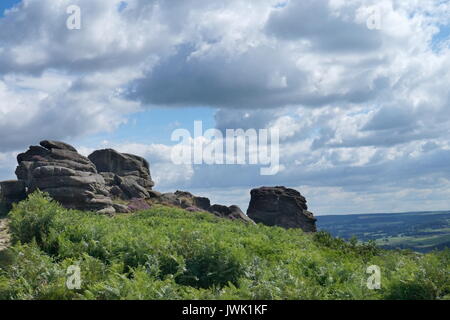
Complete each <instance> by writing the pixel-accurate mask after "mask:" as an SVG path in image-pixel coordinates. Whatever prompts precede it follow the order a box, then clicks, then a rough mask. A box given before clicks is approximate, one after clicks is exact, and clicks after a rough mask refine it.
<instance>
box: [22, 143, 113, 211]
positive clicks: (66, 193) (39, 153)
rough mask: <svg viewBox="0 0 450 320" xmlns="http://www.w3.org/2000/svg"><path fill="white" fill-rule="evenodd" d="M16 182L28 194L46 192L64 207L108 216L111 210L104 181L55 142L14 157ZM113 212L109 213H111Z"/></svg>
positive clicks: (83, 159) (72, 150) (69, 149)
mask: <svg viewBox="0 0 450 320" xmlns="http://www.w3.org/2000/svg"><path fill="white" fill-rule="evenodd" d="M17 161H18V163H19V165H18V167H17V169H16V175H17V177H18V179H20V180H21V181H23V183H24V184H25V186H26V188H27V192H28V193H31V192H33V191H35V190H37V189H39V190H41V191H44V192H47V193H48V194H49V195H50V196H51V197H52V198H53V199H55V200H56V201H58V202H60V203H61V204H62V205H63V206H64V207H66V208H71V209H79V210H92V211H99V212H105V213H111V212H112V211H113V210H114V208H113V206H112V200H111V199H110V198H109V192H108V190H107V187H106V183H105V179H104V178H103V176H102V175H100V174H98V173H97V169H96V168H95V165H94V164H93V163H92V162H91V161H90V160H89V159H88V158H86V157H84V156H82V155H80V154H78V152H77V151H76V149H75V148H74V147H72V146H70V145H68V144H66V143H63V142H58V141H48V140H45V141H42V142H41V146H31V147H30V148H29V150H28V151H27V152H25V153H22V154H19V155H18V157H17ZM111 209H112V210H111Z"/></svg>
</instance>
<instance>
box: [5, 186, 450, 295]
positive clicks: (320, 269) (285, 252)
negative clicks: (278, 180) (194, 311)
mask: <svg viewBox="0 0 450 320" xmlns="http://www.w3.org/2000/svg"><path fill="white" fill-rule="evenodd" d="M9 218H10V228H11V233H12V238H13V243H14V245H13V246H12V247H10V248H9V249H7V250H5V251H2V252H1V253H0V255H1V256H0V268H1V269H0V299H450V251H449V250H446V251H442V252H435V253H431V254H426V255H422V254H417V253H413V252H409V251H385V250H381V249H379V248H377V247H376V246H375V245H374V244H373V243H369V244H364V245H362V244H358V242H357V241H355V240H352V241H350V242H345V241H343V240H340V239H335V238H333V237H331V236H330V235H329V234H327V233H323V232H320V233H317V234H315V235H309V234H305V233H303V232H301V231H300V230H284V229H281V228H273V227H266V226H262V225H258V226H254V225H249V224H244V223H240V222H232V221H228V220H223V219H219V218H216V217H214V216H213V215H210V214H207V213H189V212H186V211H183V210H178V209H174V208H167V207H155V208H153V209H151V210H148V211H144V212H140V213H137V214H132V215H120V216H116V217H107V216H101V215H96V214H94V213H89V212H77V211H70V210H66V209H63V208H62V207H60V206H59V205H58V204H57V203H55V202H53V201H51V200H50V199H49V198H47V197H46V196H45V195H44V194H42V193H35V194H33V195H31V196H30V197H29V199H28V200H26V201H23V202H21V203H20V204H18V205H16V206H15V207H14V209H13V210H12V211H11V212H10V214H9ZM71 265H78V266H79V267H80V269H81V280H82V284H81V289H79V290H69V289H67V287H66V281H67V274H66V273H67V269H68V267H69V266H71ZM371 265H378V266H379V267H380V268H381V271H382V274H381V276H382V277H381V286H382V289H381V290H369V289H367V286H366V283H367V278H368V277H369V275H368V274H366V270H367V267H369V266H371Z"/></svg>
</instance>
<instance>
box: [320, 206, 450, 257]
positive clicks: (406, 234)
mask: <svg viewBox="0 0 450 320" xmlns="http://www.w3.org/2000/svg"><path fill="white" fill-rule="evenodd" d="M318 225H319V228H320V229H322V230H326V231H328V232H330V233H331V234H332V235H334V236H336V237H340V238H343V239H350V238H351V237H357V238H358V240H360V241H362V242H366V241H370V240H373V241H376V243H377V244H378V245H379V246H381V247H382V248H385V249H411V250H413V251H417V252H431V251H433V250H436V249H438V250H439V249H444V248H450V212H449V211H440V212H407V213H391V214H386V213H381V214H356V215H342V216H321V217H318Z"/></svg>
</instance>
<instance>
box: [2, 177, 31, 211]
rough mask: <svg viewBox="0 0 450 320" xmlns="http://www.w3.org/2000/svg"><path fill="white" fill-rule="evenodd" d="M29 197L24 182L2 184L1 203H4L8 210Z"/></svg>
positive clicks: (4, 182)
mask: <svg viewBox="0 0 450 320" xmlns="http://www.w3.org/2000/svg"><path fill="white" fill-rule="evenodd" d="M26 197H27V192H26V186H25V182H23V181H16V180H11V181H3V182H0V201H2V202H3V203H4V204H5V205H6V208H7V209H8V210H10V209H11V207H12V204H13V203H17V202H20V201H22V200H25V199H26Z"/></svg>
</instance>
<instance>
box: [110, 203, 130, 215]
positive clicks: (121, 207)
mask: <svg viewBox="0 0 450 320" xmlns="http://www.w3.org/2000/svg"><path fill="white" fill-rule="evenodd" d="M113 208H114V209H115V210H116V212H117V213H130V212H131V210H130V208H129V207H128V206H126V205H124V204H118V203H114V204H113Z"/></svg>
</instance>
